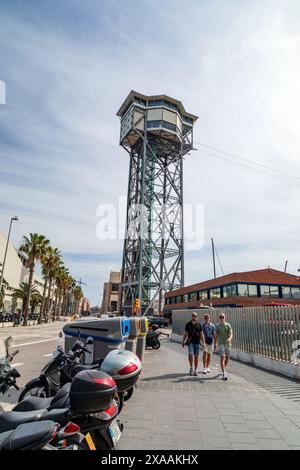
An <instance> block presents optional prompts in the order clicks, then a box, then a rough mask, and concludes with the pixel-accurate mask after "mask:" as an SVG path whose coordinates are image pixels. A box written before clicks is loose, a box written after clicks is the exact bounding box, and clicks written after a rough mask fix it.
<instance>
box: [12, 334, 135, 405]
mask: <svg viewBox="0 0 300 470" xmlns="http://www.w3.org/2000/svg"><path fill="white" fill-rule="evenodd" d="M92 344H93V339H92V338H87V341H86V343H83V342H82V341H80V340H77V341H76V342H75V343H74V345H73V347H72V349H71V351H69V353H65V352H64V350H63V349H62V347H61V346H60V344H59V345H58V346H57V348H56V349H55V351H54V353H53V356H52V359H51V360H50V361H49V362H48V363H47V364H46V365H45V367H44V368H43V369H42V371H41V373H40V376H39V377H36V378H34V379H32V380H30V381H29V382H28V383H27V384H26V385H25V388H24V390H23V391H22V393H21V394H20V397H19V402H21V401H22V400H23V399H24V398H25V397H27V396H39V397H53V396H55V394H56V393H57V392H58V391H59V389H60V388H61V387H63V386H64V385H65V384H66V383H68V382H71V381H72V379H73V377H74V376H75V375H76V374H77V373H78V372H80V371H82V370H98V369H100V370H103V371H104V372H106V373H107V374H109V375H110V376H112V377H113V379H114V380H115V382H116V384H117V391H118V396H116V397H115V398H116V400H117V402H118V407H119V412H121V410H122V407H123V403H124V400H125V401H126V400H127V399H129V398H130V397H131V395H132V392H133V387H134V386H135V384H136V382H137V380H138V378H139V375H140V373H141V370H142V363H141V361H140V359H139V358H138V357H137V355H136V354H134V353H133V352H131V351H126V350H112V351H110V352H109V353H108V355H107V356H106V358H105V359H104V360H103V361H101V362H99V363H97V364H92V365H86V364H82V363H81V362H82V359H83V355H84V354H89V353H90V351H89V350H88V348H87V346H89V345H92Z"/></svg>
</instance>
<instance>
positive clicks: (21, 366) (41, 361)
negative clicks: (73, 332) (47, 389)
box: [0, 322, 64, 408]
mask: <svg viewBox="0 0 300 470" xmlns="http://www.w3.org/2000/svg"><path fill="white" fill-rule="evenodd" d="M63 325H64V323H62V322H55V323H50V324H43V325H35V326H29V327H21V326H19V327H15V328H14V327H4V328H1V329H0V341H3V340H4V339H5V338H7V337H8V336H12V338H13V340H14V343H13V347H12V349H11V350H12V351H14V350H16V349H18V350H19V354H17V355H16V356H15V358H14V360H13V365H14V366H15V367H16V369H17V370H18V371H19V373H20V374H21V377H20V378H19V379H18V381H17V383H18V385H19V387H23V386H24V385H25V384H26V383H27V382H28V380H30V379H31V378H33V377H35V376H36V375H38V374H39V372H40V370H41V369H42V367H43V366H44V365H45V364H46V362H47V361H48V360H49V358H50V356H51V353H52V352H53V350H54V348H55V347H56V345H57V341H58V333H59V332H60V331H61V330H62V327H63ZM18 394H19V392H17V391H16V390H14V389H11V390H10V392H9V393H8V394H6V395H4V396H2V397H1V398H0V404H1V405H2V407H4V408H6V406H5V405H7V404H8V403H11V402H14V401H15V400H16V398H17V395H18Z"/></svg>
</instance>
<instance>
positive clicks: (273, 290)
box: [270, 286, 279, 297]
mask: <svg viewBox="0 0 300 470" xmlns="http://www.w3.org/2000/svg"><path fill="white" fill-rule="evenodd" d="M270 295H271V297H279V288H278V286H270Z"/></svg>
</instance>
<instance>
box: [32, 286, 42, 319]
mask: <svg viewBox="0 0 300 470" xmlns="http://www.w3.org/2000/svg"><path fill="white" fill-rule="evenodd" d="M42 302H43V296H42V294H41V293H40V292H31V301H30V306H31V313H32V314H34V313H35V310H36V307H38V306H39V305H42ZM39 318H40V315H39Z"/></svg>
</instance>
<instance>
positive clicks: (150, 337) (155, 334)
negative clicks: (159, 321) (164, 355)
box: [146, 325, 160, 349]
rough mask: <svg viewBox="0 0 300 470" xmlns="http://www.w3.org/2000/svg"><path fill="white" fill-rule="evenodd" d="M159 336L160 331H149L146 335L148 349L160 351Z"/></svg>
mask: <svg viewBox="0 0 300 470" xmlns="http://www.w3.org/2000/svg"><path fill="white" fill-rule="evenodd" d="M153 326H154V325H153ZM159 336H160V332H159V331H156V330H155V329H154V330H153V329H151V330H148V331H147V335H146V347H147V346H148V347H151V348H152V349H159V348H160V340H159Z"/></svg>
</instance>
